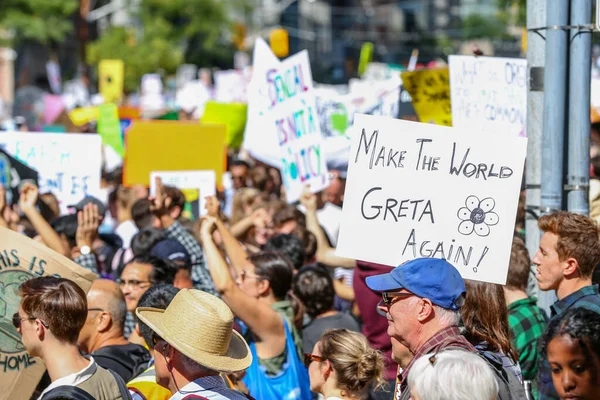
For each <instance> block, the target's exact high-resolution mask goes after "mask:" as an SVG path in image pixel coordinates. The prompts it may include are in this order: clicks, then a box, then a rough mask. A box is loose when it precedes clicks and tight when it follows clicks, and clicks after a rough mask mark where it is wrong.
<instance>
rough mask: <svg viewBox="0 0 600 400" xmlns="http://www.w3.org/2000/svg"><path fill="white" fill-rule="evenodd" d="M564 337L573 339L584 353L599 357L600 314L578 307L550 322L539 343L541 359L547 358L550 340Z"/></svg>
mask: <svg viewBox="0 0 600 400" xmlns="http://www.w3.org/2000/svg"><path fill="white" fill-rule="evenodd" d="M565 335H566V336H569V337H571V338H572V339H575V340H576V341H577V342H578V343H579V345H580V346H581V347H583V348H584V349H586V350H587V351H586V353H589V352H590V351H591V352H593V353H596V354H598V355H600V314H598V313H596V312H594V311H591V310H588V309H585V308H580V307H578V308H571V309H569V310H567V311H566V312H565V313H564V314H562V315H560V316H559V317H557V318H553V319H552V320H550V323H549V324H548V328H547V329H546V332H545V333H544V335H543V336H542V340H541V343H540V348H541V353H542V358H543V359H546V358H547V357H548V344H550V342H551V341H552V339H554V338H557V337H561V336H565Z"/></svg>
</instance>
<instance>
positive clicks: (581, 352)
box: [547, 335, 600, 400]
mask: <svg viewBox="0 0 600 400" xmlns="http://www.w3.org/2000/svg"><path fill="white" fill-rule="evenodd" d="M547 352H548V363H549V364H550V370H551V372H552V381H553V383H554V388H555V389H556V392H557V393H558V395H559V396H560V398H561V399H580V400H592V399H598V396H599V395H600V357H599V355H598V354H595V353H594V352H593V351H591V350H590V346H588V345H587V344H586V343H585V339H584V340H583V341H581V340H579V339H573V338H572V337H571V336H569V335H563V336H558V337H555V338H554V339H552V340H551V341H550V343H548V349H547Z"/></svg>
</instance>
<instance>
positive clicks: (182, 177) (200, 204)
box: [150, 171, 217, 219]
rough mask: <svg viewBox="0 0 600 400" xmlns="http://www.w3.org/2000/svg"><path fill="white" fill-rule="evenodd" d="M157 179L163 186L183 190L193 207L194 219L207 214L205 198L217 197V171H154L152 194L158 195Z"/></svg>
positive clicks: (151, 185)
mask: <svg viewBox="0 0 600 400" xmlns="http://www.w3.org/2000/svg"><path fill="white" fill-rule="evenodd" d="M156 177H160V178H161V179H162V183H163V185H169V186H174V187H176V188H178V189H181V191H182V192H183V194H184V195H185V200H186V202H187V203H190V204H191V205H192V209H193V216H194V219H196V218H198V217H199V216H201V215H204V214H206V210H205V209H204V204H205V200H204V199H205V197H206V196H216V195H217V191H216V187H217V177H216V175H215V171H154V172H152V173H151V174H150V194H151V195H152V196H154V194H156Z"/></svg>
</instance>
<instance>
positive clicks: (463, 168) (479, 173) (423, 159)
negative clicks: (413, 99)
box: [354, 129, 513, 180]
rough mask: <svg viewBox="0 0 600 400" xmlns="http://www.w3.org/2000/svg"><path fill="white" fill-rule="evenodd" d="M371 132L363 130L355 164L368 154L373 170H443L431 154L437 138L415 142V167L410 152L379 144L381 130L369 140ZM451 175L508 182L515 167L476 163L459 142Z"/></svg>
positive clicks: (453, 147) (453, 156) (451, 166)
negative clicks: (409, 155) (410, 161)
mask: <svg viewBox="0 0 600 400" xmlns="http://www.w3.org/2000/svg"><path fill="white" fill-rule="evenodd" d="M367 136H368V135H367V132H366V130H365V129H362V132H361V135H360V139H359V141H358V149H357V150H356V156H355V157H354V163H358V160H359V158H360V157H361V156H362V155H364V156H367V157H370V158H369V169H373V168H374V167H379V168H414V169H415V170H417V171H440V170H441V166H440V159H441V157H438V156H437V155H436V156H434V155H431V154H429V152H428V150H429V148H428V146H429V145H430V144H431V143H432V142H433V139H427V138H419V139H416V140H415V144H416V146H415V152H416V153H417V154H418V155H417V157H416V161H415V162H413V165H409V164H408V161H407V154H408V150H406V149H395V148H392V147H390V146H387V147H386V146H385V145H381V144H379V145H378V143H377V141H378V139H379V131H378V130H375V131H373V133H371V135H370V137H368V139H367ZM448 173H449V174H450V175H456V176H464V177H465V178H473V179H482V180H487V179H506V178H510V177H511V176H512V175H513V170H512V168H510V167H508V166H498V165H496V163H487V162H482V161H481V160H475V159H474V157H473V155H472V153H471V148H470V147H467V148H466V149H463V150H461V149H460V146H459V145H457V143H456V142H454V143H453V144H452V154H451V158H450V165H449V169H448Z"/></svg>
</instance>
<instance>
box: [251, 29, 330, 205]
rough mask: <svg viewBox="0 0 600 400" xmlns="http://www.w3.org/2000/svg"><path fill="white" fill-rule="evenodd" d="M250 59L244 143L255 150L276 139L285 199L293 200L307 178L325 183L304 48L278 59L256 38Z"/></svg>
mask: <svg viewBox="0 0 600 400" xmlns="http://www.w3.org/2000/svg"><path fill="white" fill-rule="evenodd" d="M253 59H254V61H255V65H254V68H253V78H252V81H251V83H250V94H251V100H250V103H251V104H252V105H250V104H249V110H248V113H249V115H250V114H251V113H252V114H258V118H256V116H255V115H254V118H252V117H249V119H248V123H247V127H246V129H247V132H248V131H251V133H250V134H251V135H252V136H253V139H251V140H247V141H246V142H245V144H244V145H245V147H246V148H248V149H249V150H251V152H253V153H260V152H261V151H262V150H261V149H265V148H266V149H269V147H270V146H269V144H271V145H272V144H273V143H277V146H278V151H277V153H278V154H277V155H276V156H277V157H278V159H279V160H280V165H279V167H280V169H281V175H282V178H283V183H284V185H285V190H286V197H287V201H288V202H290V203H293V202H295V201H296V200H298V198H299V197H300V195H301V194H302V190H303V188H304V185H306V184H310V186H311V190H312V191H314V192H318V191H321V190H323V189H325V188H326V187H327V186H328V185H329V180H328V179H327V165H326V158H325V154H324V150H323V136H322V135H321V126H320V123H319V115H318V112H317V107H316V99H315V92H314V89H313V83H312V74H311V70H310V62H309V59H308V52H307V51H306V50H304V51H301V52H300V53H298V54H295V55H293V56H291V57H289V58H287V59H286V60H285V61H283V62H280V61H279V60H278V59H277V58H276V57H275V56H274V55H273V53H272V52H271V49H270V48H269V46H268V45H267V44H266V43H265V41H264V40H262V39H258V40H257V41H256V44H255V46H254V58H253ZM248 124H249V125H248ZM248 146H250V147H248Z"/></svg>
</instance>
